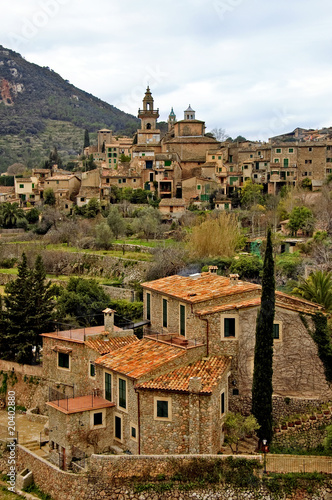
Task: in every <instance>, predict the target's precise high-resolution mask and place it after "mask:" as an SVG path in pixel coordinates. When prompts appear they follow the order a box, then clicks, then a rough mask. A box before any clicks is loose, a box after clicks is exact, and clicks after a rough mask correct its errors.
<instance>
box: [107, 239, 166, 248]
mask: <svg viewBox="0 0 332 500" xmlns="http://www.w3.org/2000/svg"><path fill="white" fill-rule="evenodd" d="M114 243H117V244H119V245H124V244H127V245H138V246H142V247H149V248H155V247H157V246H158V245H162V244H165V245H166V246H167V245H172V243H174V240H173V239H171V238H168V239H167V240H149V241H146V240H139V239H125V240H115V241H114Z"/></svg>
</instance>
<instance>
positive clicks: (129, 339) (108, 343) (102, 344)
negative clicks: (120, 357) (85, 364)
mask: <svg viewBox="0 0 332 500" xmlns="http://www.w3.org/2000/svg"><path fill="white" fill-rule="evenodd" d="M137 342H139V340H138V338H137V337H136V335H126V336H125V337H111V338H103V339H101V338H98V339H89V340H87V341H86V342H85V345H86V346H87V347H89V348H90V349H93V350H94V351H97V352H98V353H99V354H100V355H102V356H103V355H104V354H107V353H109V352H114V351H117V350H118V349H120V348H121V347H124V346H127V345H131V344H133V343H137Z"/></svg>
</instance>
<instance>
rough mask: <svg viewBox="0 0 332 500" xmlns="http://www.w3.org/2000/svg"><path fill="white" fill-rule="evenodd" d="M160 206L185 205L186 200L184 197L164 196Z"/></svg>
mask: <svg viewBox="0 0 332 500" xmlns="http://www.w3.org/2000/svg"><path fill="white" fill-rule="evenodd" d="M159 206H160V207H173V206H175V207H185V206H186V202H185V201H184V199H183V198H163V199H162V200H161V202H160V203H159Z"/></svg>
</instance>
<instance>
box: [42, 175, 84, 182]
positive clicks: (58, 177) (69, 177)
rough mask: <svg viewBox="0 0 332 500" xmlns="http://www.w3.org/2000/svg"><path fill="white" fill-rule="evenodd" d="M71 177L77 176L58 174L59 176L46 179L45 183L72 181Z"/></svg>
mask: <svg viewBox="0 0 332 500" xmlns="http://www.w3.org/2000/svg"><path fill="white" fill-rule="evenodd" d="M73 177H76V178H78V177H77V175H73V174H63V175H62V174H59V175H53V176H51V177H46V179H45V180H46V181H68V180H69V179H72V178H73Z"/></svg>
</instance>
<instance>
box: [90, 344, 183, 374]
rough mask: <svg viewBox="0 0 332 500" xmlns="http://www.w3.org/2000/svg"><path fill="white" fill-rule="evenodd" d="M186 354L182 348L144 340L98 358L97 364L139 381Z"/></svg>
mask: <svg viewBox="0 0 332 500" xmlns="http://www.w3.org/2000/svg"><path fill="white" fill-rule="evenodd" d="M184 353H185V349H183V348H181V347H178V346H174V345H170V344H166V343H163V342H157V341H154V340H150V339H142V340H140V341H139V342H134V343H132V344H131V345H128V346H125V347H122V348H120V349H119V350H118V351H117V352H116V353H115V354H114V355H110V354H106V355H105V356H102V357H100V358H98V359H97V360H96V364H98V365H100V366H103V367H104V368H107V369H109V370H113V371H116V372H118V373H122V374H123V375H126V376H127V377H131V378H135V379H137V378H139V377H141V376H142V375H145V374H146V373H149V372H150V371H151V370H154V369H155V368H157V367H159V366H161V365H163V364H164V363H167V362H169V361H171V360H173V359H175V358H177V357H180V356H182V355H183V354H184Z"/></svg>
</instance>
